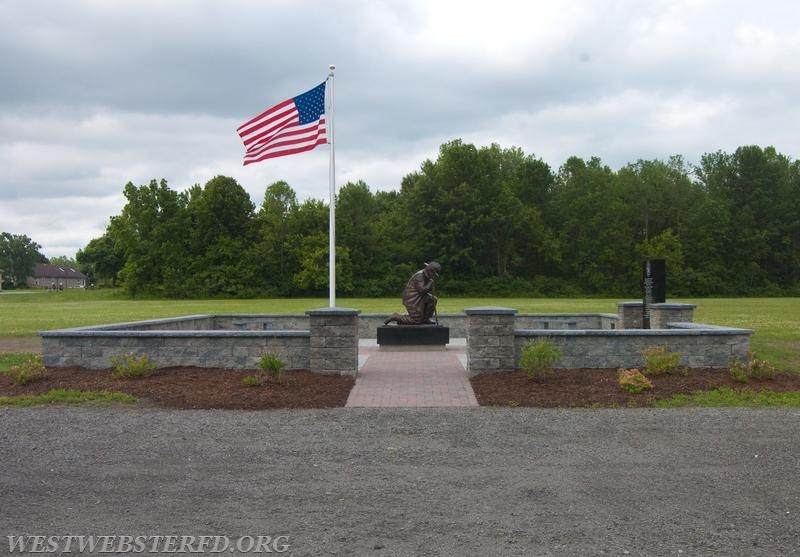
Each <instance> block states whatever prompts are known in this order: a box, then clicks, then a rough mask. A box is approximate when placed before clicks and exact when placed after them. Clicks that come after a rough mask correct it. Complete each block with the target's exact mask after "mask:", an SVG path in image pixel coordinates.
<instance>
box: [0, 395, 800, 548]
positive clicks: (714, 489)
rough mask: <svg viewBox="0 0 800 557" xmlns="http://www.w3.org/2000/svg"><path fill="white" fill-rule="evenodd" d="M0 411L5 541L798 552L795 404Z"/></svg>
mask: <svg viewBox="0 0 800 557" xmlns="http://www.w3.org/2000/svg"><path fill="white" fill-rule="evenodd" d="M0 424H2V428H0V554H6V553H7V552H8V549H9V548H8V542H7V539H6V536H8V535H20V534H39V535H48V536H50V535H64V534H75V535H78V534H83V535H92V534H94V535H117V536H121V535H129V536H137V535H164V536H166V535H186V536H188V535H193V536H197V537H199V536H200V535H217V536H228V537H229V538H231V539H234V540H236V539H237V537H240V536H252V537H257V536H258V535H269V536H279V535H286V536H288V543H289V545H290V549H289V551H288V552H286V553H284V554H292V555H371V556H381V555H470V554H472V555H686V556H689V555H704V556H705V555H765V556H766V555H769V556H774V555H797V554H799V553H798V552H799V551H800V549H799V548H798V544H799V543H800V479H799V478H800V427H799V426H800V411H798V410H796V409H795V410H768V409H759V410H748V409H693V410H569V411H568V410H563V411H559V410H536V409H491V408H474V409H473V408H459V409H424V410H416V409H337V410H325V411H276V412H241V411H168V410H159V409H154V408H129V407H114V408H91V407H77V408H70V407H43V408H30V409H24V408H0ZM208 551H209V550H207V552H208ZM177 554H180V553H173V555H177ZM229 554H233V553H229Z"/></svg>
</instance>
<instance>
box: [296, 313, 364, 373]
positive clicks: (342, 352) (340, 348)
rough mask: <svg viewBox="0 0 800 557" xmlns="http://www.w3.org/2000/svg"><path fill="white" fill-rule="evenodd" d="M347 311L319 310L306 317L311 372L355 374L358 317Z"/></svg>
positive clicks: (356, 371) (356, 367)
mask: <svg viewBox="0 0 800 557" xmlns="http://www.w3.org/2000/svg"><path fill="white" fill-rule="evenodd" d="M360 313H361V312H360V311H359V310H357V309H349V308H322V309H312V310H309V311H307V312H306V315H308V316H309V321H310V331H311V343H310V354H309V365H310V368H311V371H315V372H318V373H327V374H335V375H356V374H357V373H358V315H359V314H360Z"/></svg>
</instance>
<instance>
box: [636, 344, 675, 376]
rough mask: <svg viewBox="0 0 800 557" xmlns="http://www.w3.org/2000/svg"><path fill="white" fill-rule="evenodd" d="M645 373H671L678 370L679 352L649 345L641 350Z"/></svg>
mask: <svg viewBox="0 0 800 557" xmlns="http://www.w3.org/2000/svg"><path fill="white" fill-rule="evenodd" d="M642 356H644V374H645V375H664V374H667V375H671V374H673V373H675V372H676V371H677V370H678V366H679V364H680V362H681V353H680V352H667V349H666V347H664V346H651V347H649V348H645V349H644V350H643V351H642Z"/></svg>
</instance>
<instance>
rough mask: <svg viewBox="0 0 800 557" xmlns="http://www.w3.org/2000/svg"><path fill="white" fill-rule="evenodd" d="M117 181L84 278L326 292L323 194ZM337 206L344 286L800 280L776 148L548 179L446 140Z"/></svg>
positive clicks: (692, 290) (796, 175) (590, 290)
mask: <svg viewBox="0 0 800 557" xmlns="http://www.w3.org/2000/svg"><path fill="white" fill-rule="evenodd" d="M124 193H125V196H126V198H127V204H126V206H125V207H124V209H123V211H122V213H121V214H120V215H117V216H115V217H112V219H111V224H110V225H109V227H108V230H107V232H106V235H105V236H103V237H102V238H98V239H95V240H93V241H92V242H91V243H90V244H89V245H88V246H87V247H86V248H85V249H84V250H81V251H80V252H79V254H78V261H79V263H80V264H81V265H82V266H83V267H84V268H85V269H87V270H89V271H90V272H92V273H93V274H94V275H96V276H97V277H98V278H100V277H102V278H105V279H106V280H109V281H112V282H113V281H114V279H115V277H117V278H119V280H120V281H122V282H123V283H124V284H125V286H126V287H127V288H128V289H129V291H130V292H131V293H134V294H136V293H149V294H158V295H166V296H250V295H259V296H263V295H281V296H291V295H323V294H324V293H325V292H326V290H327V282H328V217H329V213H328V206H327V204H326V203H325V202H323V201H320V200H316V199H306V200H304V201H302V202H299V201H298V199H297V195H296V194H295V192H294V190H293V189H292V188H291V187H290V186H289V184H287V183H286V182H276V183H274V184H272V185H270V186H269V187H267V188H266V191H265V195H264V200H263V203H262V204H261V205H260V207H259V208H258V212H255V211H254V209H255V208H254V206H253V204H252V202H251V201H250V199H249V196H248V195H247V193H246V192H245V190H244V189H243V188H242V187H241V186H239V185H238V184H237V183H236V181H235V180H233V179H232V178H228V177H224V176H218V177H216V178H214V179H212V180H210V181H209V182H208V183H207V184H206V185H205V186H204V187H200V186H199V185H198V186H193V187H191V188H189V189H188V190H186V191H184V192H181V193H178V192H175V191H173V190H171V189H170V188H168V187H167V185H166V182H165V181H163V180H162V181H161V182H160V183H157V182H156V181H152V182H151V183H150V184H149V185H146V186H139V187H136V186H134V185H132V184H128V185H126V186H125V191H124ZM336 204H337V207H336V209H337V211H336V215H337V217H336V218H337V227H336V230H337V238H336V244H337V249H336V251H337V291H338V292H340V293H347V294H353V295H362V296H379V295H399V293H400V291H401V290H402V287H403V284H404V283H405V281H406V280H407V278H408V276H409V275H410V274H411V273H412V272H413V271H414V270H416V269H418V268H419V267H420V266H421V265H422V264H423V263H424V262H426V261H429V260H431V259H438V260H439V261H440V262H441V263H442V264H443V267H444V272H443V276H442V280H441V283H440V287H441V289H442V290H444V291H445V293H451V294H455V293H460V294H473V295H474V294H490V295H543V294H559V293H561V294H564V293H569V294H573V295H576V294H605V295H625V296H633V295H637V294H640V293H641V291H640V280H641V262H642V260H643V259H649V258H664V259H666V260H667V281H668V295H673V296H674V295H709V294H715V295H741V294H765V293H766V294H773V293H774V294H778V293H792V294H797V293H800V219H798V217H797V215H798V214H800V162H798V161H792V160H790V159H789V158H788V157H786V156H784V155H781V154H779V153H778V152H777V151H776V150H775V149H774V148H772V147H767V148H761V147H757V146H744V147H740V148H739V149H737V150H736V151H735V152H734V153H724V152H716V153H709V154H706V155H704V156H703V158H702V159H701V161H700V164H699V165H698V166H697V167H696V168H690V167H688V166H687V164H686V163H685V162H684V161H683V159H682V158H681V157H677V156H676V157H671V158H669V159H667V160H666V161H661V160H639V161H636V162H635V163H631V164H628V165H625V166H624V167H622V168H621V169H619V170H618V171H616V172H615V171H613V170H612V169H610V168H609V167H608V166H606V165H604V164H603V163H602V162H601V161H600V159H598V158H592V159H589V160H588V161H587V160H584V159H581V158H578V157H570V158H569V159H568V160H567V161H566V162H565V163H564V164H563V165H562V166H561V167H560V169H559V172H558V174H557V175H554V174H553V172H552V171H551V170H550V167H549V166H548V165H547V164H545V163H544V162H543V161H541V160H539V159H536V158H535V157H533V156H530V155H526V154H525V153H523V152H522V150H521V149H518V148H509V149H503V148H501V147H500V146H498V145H495V144H492V145H489V146H487V147H480V148H478V147H476V146H474V145H471V144H467V143H464V142H462V141H460V140H454V141H451V142H448V143H445V144H443V145H442V146H441V147H440V149H439V153H438V156H437V158H436V160H426V161H424V162H422V164H421V165H420V168H419V170H418V171H416V172H413V173H411V174H408V175H407V176H405V177H404V178H403V180H402V183H401V185H400V189H399V191H396V190H393V191H378V192H372V191H370V188H369V186H368V185H367V184H366V183H364V182H361V181H357V182H351V183H347V184H345V185H344V186H343V187H342V188H341V189H340V191H339V194H338V196H337V198H336ZM5 243H6V244H7V243H8V240H7V239H6V240H5ZM0 265H2V264H1V263H0ZM4 267H5V268H6V274H8V268H11V267H12V265H11V264H6V265H4Z"/></svg>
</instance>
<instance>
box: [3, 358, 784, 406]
mask: <svg viewBox="0 0 800 557" xmlns="http://www.w3.org/2000/svg"><path fill="white" fill-rule="evenodd" d="M48 371H49V374H48V377H47V378H46V379H43V380H40V381H35V382H33V383H29V384H28V385H25V386H22V387H18V386H15V385H14V384H13V383H12V382H11V380H10V379H9V378H8V377H6V376H5V375H2V374H0V396H17V395H35V394H41V393H45V392H47V391H48V390H50V389H78V390H86V391H90V390H91V391H103V390H106V391H117V392H124V393H128V394H131V395H133V396H135V397H137V398H139V400H140V401H142V402H143V403H145V404H149V405H153V406H161V407H167V408H228V409H243V410H265V409H277V408H334V407H341V406H344V405H345V403H346V402H347V397H348V395H349V393H350V390H351V389H352V387H353V385H354V380H353V378H352V377H346V376H345V377H340V376H334V375H322V374H318V373H311V372H309V371H287V372H285V373H284V379H283V381H281V382H274V381H270V380H268V379H267V380H265V383H264V385H263V386H261V387H251V386H247V385H245V384H244V383H243V382H242V379H243V378H244V377H245V376H246V375H253V374H254V373H256V372H255V371H254V370H249V371H248V370H233V369H207V368H196V367H172V368H163V369H159V370H157V371H156V372H154V373H153V374H152V375H150V376H148V377H142V378H137V379H115V378H114V377H113V376H112V375H111V371H110V370H104V371H96V370H87V369H84V368H77V367H70V368H51V369H49V370H48ZM651 380H652V382H653V384H654V388H653V389H652V391H647V392H644V393H641V394H629V393H627V392H625V391H623V390H622V389H620V387H619V382H618V380H617V372H616V370H615V369H571V370H559V371H558V372H557V375H556V376H555V377H552V378H549V379H545V380H542V381H533V380H531V379H529V378H528V376H527V375H526V374H525V373H524V372H522V371H516V372H513V373H494V374H484V375H480V376H477V377H473V378H472V379H471V380H470V381H471V383H472V388H473V390H474V391H475V396H476V397H477V399H478V402H479V403H480V404H481V405H483V406H532V407H541V408H572V407H586V406H611V407H613V406H647V405H649V404H650V403H651V402H652V401H653V400H656V399H663V398H670V397H672V395H674V394H678V393H685V394H690V393H692V392H694V391H705V390H711V389H716V388H717V387H721V386H728V387H731V388H734V389H752V390H761V389H765V390H770V391H800V373H791V372H788V373H787V372H783V373H779V374H778V375H777V376H776V377H775V379H773V380H764V381H751V382H750V383H747V384H742V383H737V382H735V381H733V379H731V377H730V375H729V374H728V370H727V369H692V370H689V372H688V374H687V375H682V374H675V375H664V376H660V377H654V378H651Z"/></svg>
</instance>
